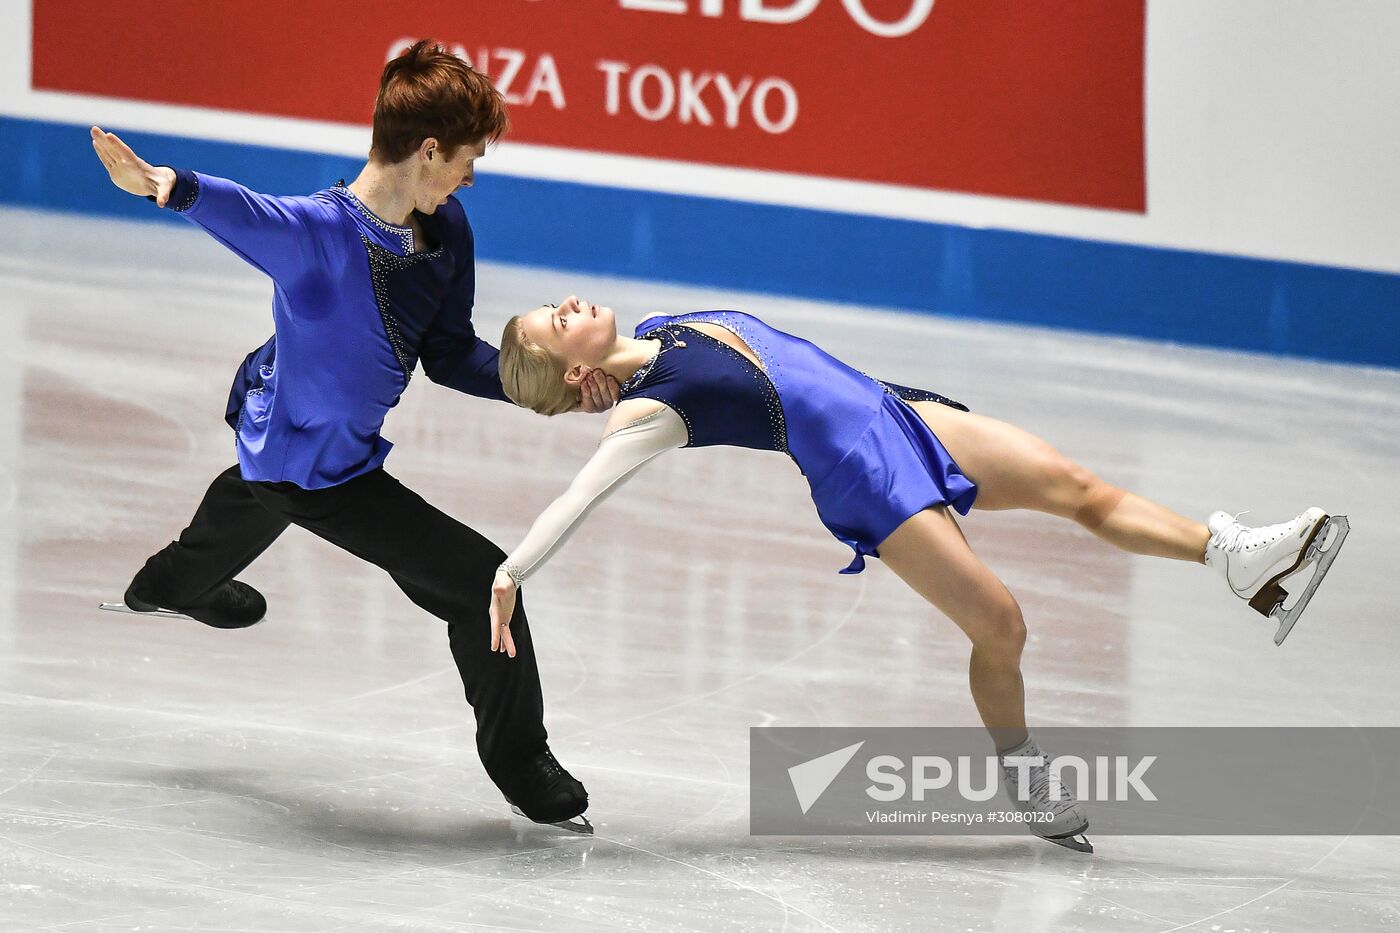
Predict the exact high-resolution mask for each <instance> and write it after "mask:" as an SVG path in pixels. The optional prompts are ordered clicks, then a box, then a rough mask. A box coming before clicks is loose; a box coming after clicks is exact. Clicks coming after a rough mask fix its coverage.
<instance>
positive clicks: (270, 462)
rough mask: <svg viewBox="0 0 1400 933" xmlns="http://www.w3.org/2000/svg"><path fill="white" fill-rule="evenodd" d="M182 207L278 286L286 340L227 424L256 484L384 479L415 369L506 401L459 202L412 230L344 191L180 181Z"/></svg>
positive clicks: (264, 360) (241, 387)
mask: <svg viewBox="0 0 1400 933" xmlns="http://www.w3.org/2000/svg"><path fill="white" fill-rule="evenodd" d="M168 205H169V206H170V207H173V208H174V209H175V210H176V211H179V212H180V213H181V214H182V215H183V216H185V217H187V218H188V219H190V220H192V221H193V222H195V223H196V224H198V225H199V226H201V227H203V228H204V229H205V230H206V231H208V232H209V233H210V234H211V235H212V236H213V237H214V238H215V239H217V240H218V241H219V242H220V243H223V244H224V245H225V246H227V247H229V248H230V249H231V250H233V251H234V252H235V253H237V254H238V255H239V256H241V257H242V258H243V259H244V260H246V261H247V262H248V263H250V264H251V265H253V266H254V267H255V268H257V269H259V270H261V271H262V272H265V273H266V274H267V275H268V276H269V277H270V278H271V279H272V282H273V299H272V316H273V328H274V336H273V337H272V339H271V340H269V341H268V342H267V343H265V344H264V345H263V346H261V347H259V348H258V349H257V350H254V351H253V352H252V353H250V354H249V355H248V357H247V359H246V360H245V361H244V363H243V366H242V367H241V368H240V370H239V372H238V374H237V376H236V377H235V379H234V384H233V389H232V391H231V393H230V396H229V406H228V413H227V417H228V421H229V424H230V425H231V426H232V427H233V428H234V430H235V431H236V432H237V435H238V440H237V448H238V463H239V468H240V470H241V472H242V475H243V478H244V479H245V480H250V481H265V482H290V483H294V484H296V485H297V486H300V487H302V488H303V489H324V488H326V487H330V486H337V485H339V484H341V483H344V482H346V481H347V480H350V479H353V478H354V477H356V476H359V475H361V474H363V473H367V472H369V471H371V470H374V469H377V468H378V467H379V466H380V465H381V464H383V462H384V458H385V457H386V456H387V455H388V453H389V450H390V449H391V448H392V447H393V445H392V444H391V443H390V442H389V441H387V440H385V439H384V438H383V437H382V436H381V435H380V433H379V432H380V429H381V427H382V426H383V424H384V418H385V416H386V415H387V414H388V412H389V409H390V408H393V407H394V406H395V405H397V404H398V401H399V397H400V396H401V395H402V394H403V390H404V388H405V387H406V386H407V385H408V380H409V377H410V376H411V375H412V373H413V370H414V368H415V366H416V365H417V364H418V363H419V362H421V363H422V364H423V371H424V372H425V373H426V374H427V376H428V378H429V379H431V380H433V381H434V382H437V383H440V384H442V385H446V386H449V387H451V388H454V389H457V390H459V391H462V392H467V393H470V394H472V395H479V396H482V397H484V398H493V399H501V400H505V397H506V396H505V392H504V391H503V390H502V388H501V379H500V375H499V372H498V369H497V358H498V353H497V351H496V348H495V347H493V346H491V345H490V344H488V343H486V342H485V341H483V340H481V339H480V338H479V337H477V335H476V331H475V330H474V329H473V327H472V321H471V312H472V303H473V300H474V297H475V289H476V272H475V259H474V256H473V240H472V231H471V225H470V224H469V223H468V222H467V217H466V213H465V212H464V211H463V210H462V205H461V204H460V203H459V202H458V201H457V199H456V198H448V199H447V202H446V203H445V204H444V205H443V206H442V207H439V208H438V209H437V211H436V212H434V213H433V214H431V215H428V214H421V213H420V214H417V215H416V217H417V220H418V223H419V225H420V227H421V228H422V230H423V231H424V233H425V234H426V237H427V240H428V243H427V244H425V245H427V246H428V247H429V248H428V249H427V250H426V251H421V252H414V248H413V246H414V243H413V237H414V235H413V231H412V230H411V229H409V228H407V227H398V226H394V225H392V224H389V223H387V222H385V221H384V220H382V219H380V218H379V217H377V216H375V215H374V214H373V213H371V212H370V211H369V209H368V208H366V207H365V206H364V205H363V204H361V203H360V201H359V199H357V198H356V197H355V196H354V194H352V193H351V192H350V191H349V189H347V188H345V187H343V186H341V185H337V186H336V187H334V188H328V189H325V190H323V191H318V192H316V193H315V194H313V195H310V196H309V197H270V196H268V195H263V194H258V193H257V192H254V191H250V190H248V189H247V188H245V187H243V186H242V185H239V184H236V183H235V182H232V181H229V180H227V179H224V178H217V177H214V176H211V175H203V174H198V173H195V172H189V171H179V170H177V171H176V184H175V190H174V191H173V192H172V194H171V197H170V200H169V202H168Z"/></svg>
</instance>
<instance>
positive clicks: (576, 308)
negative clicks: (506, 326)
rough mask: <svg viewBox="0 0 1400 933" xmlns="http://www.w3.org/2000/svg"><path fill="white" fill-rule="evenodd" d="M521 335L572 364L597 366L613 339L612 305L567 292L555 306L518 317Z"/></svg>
mask: <svg viewBox="0 0 1400 933" xmlns="http://www.w3.org/2000/svg"><path fill="white" fill-rule="evenodd" d="M521 323H522V325H523V326H524V328H525V336H526V337H529V338H530V339H531V340H532V341H534V342H535V343H537V344H539V345H540V346H542V347H544V348H545V349H546V350H549V351H550V352H551V353H553V354H555V355H556V356H558V357H559V358H560V359H562V360H563V361H564V365H565V366H568V367H572V366H574V365H575V364H577V363H583V364H585V365H588V366H597V365H599V364H600V363H602V362H603V359H604V358H605V357H606V356H607V355H608V351H609V350H611V349H612V347H613V344H614V343H616V342H617V319H616V318H615V317H613V310H612V308H604V307H602V306H601V305H593V304H589V303H588V302H586V301H584V300H583V299H582V298H580V297H578V296H577V295H570V296H569V297H568V298H565V299H564V300H563V301H561V302H560V303H559V304H557V305H544V306H543V307H540V308H536V309H535V310H533V311H531V312H530V313H529V314H526V315H523V316H522V317H521Z"/></svg>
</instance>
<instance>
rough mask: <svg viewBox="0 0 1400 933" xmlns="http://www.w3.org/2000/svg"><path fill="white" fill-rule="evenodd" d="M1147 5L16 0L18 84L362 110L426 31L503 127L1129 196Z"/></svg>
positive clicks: (979, 189)
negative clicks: (490, 87)
mask: <svg viewBox="0 0 1400 933" xmlns="http://www.w3.org/2000/svg"><path fill="white" fill-rule="evenodd" d="M1145 2H1146V0H1076V2H1075V3H1072V4H1063V3H1039V2H1026V0H458V2H452V0H417V2H415V3H412V4H393V3H387V4H386V3H376V4H369V3H363V4H361V3H354V2H343V0H341V2H330V0H302V2H295V3H286V2H276V3H274V2H270V0H240V2H225V0H210V2H200V3H189V2H183V3H172V2H169V0H164V2H162V0H124V2H122V3H119V4H99V3H92V2H91V0H34V17H33V28H34V31H33V41H34V48H33V84H34V87H35V88H37V89H43V90H54V91H72V92H79V93H84V94H97V95H105V96H111V97H119V98H127V99H135V100H145V101H155V102H162V103H175V104H186V105H194V106H202V107H212V108H222V109H228V110H238V111H246V112H253V113H264V114H275V115H279V116H290V117H305V118H312V119H317V120H330V121H338V122H345V123H354V124H367V123H368V122H369V118H370V113H371V108H372V102H373V96H374V90H375V87H376V84H377V77H378V73H379V70H380V69H381V68H382V67H383V64H384V62H385V61H386V60H387V59H388V58H390V57H392V55H393V54H395V53H396V52H397V50H398V49H400V48H402V47H403V46H405V45H407V44H408V42H410V41H412V40H413V39H416V38H419V37H424V36H431V37H434V38H437V39H438V40H440V41H442V42H443V43H444V44H446V45H448V46H449V47H450V48H453V49H454V50H455V51H457V52H458V54H460V55H462V56H463V57H465V58H467V59H469V60H470V61H471V62H472V63H473V64H474V65H475V66H476V67H477V68H478V69H480V70H483V71H485V72H486V73H488V74H489V75H491V77H492V78H493V79H494V80H495V82H496V84H497V86H498V87H499V88H500V89H501V90H502V91H503V92H504V93H505V94H506V97H507V100H508V101H509V102H510V104H511V117H512V120H513V121H514V130H513V132H512V139H515V140H518V141H521V142H530V143H541V144H547V145H552V146H563V147H568V148H575V149H585V150H594V151H600V152H612V153H624V154H628V155H640V156H654V157H660V158H667V159H678V160H684V161H689V162H702V163H710V164H717V165H730V166H741V167H746V168H756V169H769V170H775V171H781V172H791V173H799V174H807V175H817V176H827V177H834V178H845V179H856V180H862V181H874V182H887V183H892V184H898V185H909V186H915V187H920V188H930V189H941V190H949V191H963V192H971V193H976V194H988V195H1000V196H1006V197H1014V198H1026V199H1032V200H1040V201H1053V202H1060V203H1066V204H1080V205H1087V206H1093V207H1104V208H1114V209H1119V210H1129V211H1142V210H1144V207H1145V201H1146V193H1145V181H1144V167H1143V161H1144V156H1143V30H1144V18H1145ZM852 209H853V210H857V211H858V210H859V205H852Z"/></svg>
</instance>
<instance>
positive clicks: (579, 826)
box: [510, 804, 593, 836]
mask: <svg viewBox="0 0 1400 933" xmlns="http://www.w3.org/2000/svg"><path fill="white" fill-rule="evenodd" d="M510 812H511V813H514V814H515V815H516V816H519V817H522V818H524V819H527V820H530V818H529V817H528V816H525V811H524V810H522V809H520V808H519V807H517V806H516V805H515V804H511V805H510ZM530 822H531V823H535V825H536V826H556V827H558V828H559V829H562V830H565V831H566V832H571V833H576V834H578V835H580V836H591V835H593V824H592V823H590V822H588V817H586V816H584V815H583V814H582V813H580V814H579V815H578V816H576V817H574V818H573V819H571V820H560V821H559V822H557V823H536V822H535V821H534V820H530Z"/></svg>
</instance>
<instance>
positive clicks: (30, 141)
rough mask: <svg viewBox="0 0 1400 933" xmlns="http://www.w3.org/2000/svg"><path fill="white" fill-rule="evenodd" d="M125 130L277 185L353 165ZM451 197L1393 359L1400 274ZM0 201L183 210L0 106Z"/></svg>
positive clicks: (156, 145)
mask: <svg viewBox="0 0 1400 933" xmlns="http://www.w3.org/2000/svg"><path fill="white" fill-rule="evenodd" d="M113 129H114V130H115V131H117V132H122V131H121V129H120V128H119V127H114V128H113ZM122 135H123V138H125V139H127V141H128V142H130V143H131V144H132V145H133V147H134V148H136V150H137V151H138V152H141V153H142V154H143V155H145V156H147V157H148V158H150V159H152V160H153V161H159V162H168V163H171V164H175V165H181V166H188V167H191V168H196V169H198V170H200V171H204V172H208V173H210V174H215V175H224V176H226V177H230V178H235V179H237V180H239V181H241V182H244V183H245V184H248V185H250V186H251V187H253V188H256V189H258V190H260V191H266V192H269V193H273V194H289V193H307V192H310V191H314V190H316V189H318V188H321V187H325V186H327V185H329V184H332V183H333V182H335V181H336V180H337V179H338V178H343V177H344V178H348V177H352V176H353V174H354V173H355V172H357V171H358V170H359V166H360V162H359V161H358V160H355V159H350V158H345V157H342V156H330V155H318V154H314V153H307V152H301V151H292V150H283V149H273V148H268V147H263V146H251V145H240V144H234V143H224V142H210V141H206V140H194V139H185V138H178V137H171V136H159V135H153V134H150V133H136V132H122ZM487 164H488V166H489V162H488V163H487ZM462 200H463V202H464V204H465V205H466V207H467V211H468V213H469V214H470V216H471V218H472V223H473V227H474V228H475V230H476V236H477V250H478V254H479V255H480V257H481V258H483V259H495V260H502V261H506V262H516V263H525V264H530V265H537V266H543V267H549V268H555V269H574V270H578V271H581V272H587V273H591V274H598V275H618V276H628V277H635V278H644V279H660V280H666V281H672V282H683V283H687V284H695V285H706V286H715V287H721V288H734V289H744V290H752V291H761V292H770V293H776V294H784V295H793V296H800V297H806V298H815V299H820V300H824V301H838V302H850V303H856V304H862V305H881V306H889V307H895V308H902V309H907V310H910V311H918V312H923V313H936V314H942V315H949V316H958V317H973V318H984V319H990V320H997V321H1008V322H1016V323H1026V324H1035V325H1041V326H1050V327H1063V328H1072V329H1078V330H1086V331H1093V332H1097V333H1107V334H1118V335H1123V336H1131V337H1146V338H1152V339H1162V340H1171V341H1177V342H1180V343H1188V344H1199V345H1208V346H1217V347H1226V348H1232V349H1242V350H1257V351H1265V352H1272V353H1281V354H1289V355H1296V356H1305V357H1314V358H1319V359H1329V360H1341V361H1345V362H1353V363H1368V364H1374V365H1382V366H1392V367H1400V339H1397V337H1400V275H1393V274H1386V273H1377V272H1365V271H1359V270H1353V269H1343V268H1335V267H1330V266H1316V265H1306V264H1303V263H1295V262H1282V261H1276V260H1265V259H1249V258H1243V257H1236V256H1226V255H1217V254H1212V253H1197V252H1190V251H1185V250H1171V249H1160V248H1153V247H1143V246H1130V245H1124V244H1116V243H1104V242H1098V241H1092V240H1078V239H1072V238H1069V237H1059V236H1047V235H1043V234H1032V233H1016V232H1011V231H1003V230H974V229H970V228H965V227H957V226H952V225H948V224H932V223H919V222H914V221H903V220H893V219H889V218H882V217H870V216H862V215H859V214H846V213H837V212H833V211H819V210H809V209H803V208H793V207H781V206H774V205H766V204H752V203H747V202H739V201H726V200H719V199H713V198H699V197H692V196H686V195H672V194H659V193H656V192H650V191H632V190H626V189H617V188H604V187H599V186H593V185H582V184H574V183H569V182H558V181H545V180H540V179H530V178H519V177H514V176H506V175H492V174H489V173H487V174H483V175H481V176H479V177H478V181H477V184H476V187H475V188H473V189H472V190H471V191H470V192H466V193H464V195H463V196H462ZM0 203H7V204H12V205H19V206H24V207H36V208H46V209H53V210H62V211H76V212H80V213H87V214H100V215H110V216H117V217H127V218H137V219H143V220H157V221H159V220H162V219H165V220H168V221H174V222H179V221H178V220H176V219H175V218H171V217H168V216H166V215H162V214H160V213H158V212H157V211H156V210H155V208H154V207H152V206H151V205H150V204H148V203H146V202H143V201H140V200H138V199H136V198H132V197H130V196H128V195H123V194H121V193H120V192H118V191H116V190H115V189H113V188H112V187H111V185H110V184H109V183H108V181H107V178H106V175H105V173H104V172H103V171H102V170H101V168H100V166H99V165H98V163H97V160H96V159H95V158H94V156H93V154H92V149H91V146H90V145H89V143H88V139H87V128H86V127H82V126H71V125H67V124H58V123H48V122H40V121H31V120H20V119H15V118H11V117H0ZM754 310H759V309H754Z"/></svg>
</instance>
